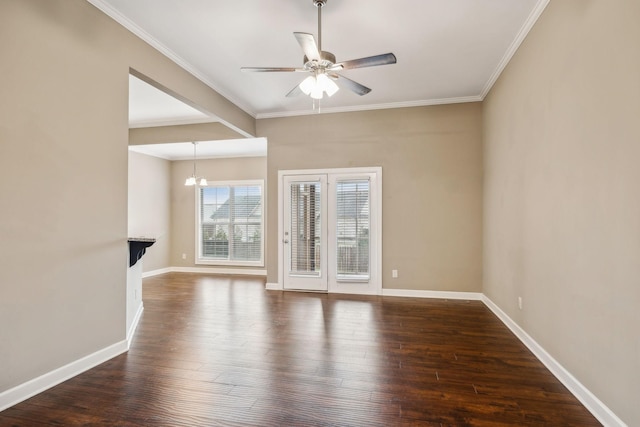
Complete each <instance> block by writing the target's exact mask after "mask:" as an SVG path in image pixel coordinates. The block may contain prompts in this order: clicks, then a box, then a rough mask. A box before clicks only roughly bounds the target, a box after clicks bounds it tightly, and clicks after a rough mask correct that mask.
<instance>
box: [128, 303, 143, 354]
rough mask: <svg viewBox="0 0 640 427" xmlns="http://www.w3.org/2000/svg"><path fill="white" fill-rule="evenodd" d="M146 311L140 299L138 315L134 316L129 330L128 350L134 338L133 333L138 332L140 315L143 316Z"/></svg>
mask: <svg viewBox="0 0 640 427" xmlns="http://www.w3.org/2000/svg"><path fill="white" fill-rule="evenodd" d="M143 311H144V304H143V303H142V301H140V305H139V306H138V311H136V315H135V316H134V317H133V322H131V326H130V327H129V330H128V331H127V350H129V349H130V348H131V340H133V334H134V333H135V332H136V328H137V327H138V322H140V317H142V312H143Z"/></svg>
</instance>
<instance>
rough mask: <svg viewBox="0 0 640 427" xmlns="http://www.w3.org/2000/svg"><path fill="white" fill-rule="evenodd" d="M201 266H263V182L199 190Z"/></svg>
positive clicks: (199, 253) (217, 184)
mask: <svg viewBox="0 0 640 427" xmlns="http://www.w3.org/2000/svg"><path fill="white" fill-rule="evenodd" d="M196 199H197V210H196V211H197V212H198V217H197V227H196V228H197V231H196V233H197V245H198V248H197V253H198V260H197V263H198V264H213V265H246V266H263V265H264V261H263V258H264V257H263V253H264V249H263V247H264V245H263V241H264V227H263V222H262V218H263V204H264V203H263V181H240V182H213V183H211V184H210V185H208V186H207V187H199V188H198V197H197V198H196Z"/></svg>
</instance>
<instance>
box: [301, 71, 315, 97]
mask: <svg viewBox="0 0 640 427" xmlns="http://www.w3.org/2000/svg"><path fill="white" fill-rule="evenodd" d="M299 87H300V90H301V91H302V93H304V94H305V95H311V91H312V90H313V89H314V88H315V87H316V78H315V77H314V76H309V77H307V78H306V79H304V80H303V81H302V83H300V85H299Z"/></svg>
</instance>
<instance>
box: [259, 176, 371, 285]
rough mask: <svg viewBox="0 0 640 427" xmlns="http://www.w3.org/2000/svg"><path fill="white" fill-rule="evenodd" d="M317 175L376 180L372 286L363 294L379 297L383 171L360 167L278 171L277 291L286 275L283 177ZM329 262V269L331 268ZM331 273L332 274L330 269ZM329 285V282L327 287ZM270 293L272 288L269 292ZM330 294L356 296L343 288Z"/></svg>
mask: <svg viewBox="0 0 640 427" xmlns="http://www.w3.org/2000/svg"><path fill="white" fill-rule="evenodd" d="M320 174H327V175H331V174H340V175H343V174H375V179H373V180H372V182H371V185H372V194H375V196H374V197H372V199H371V206H370V211H371V212H372V213H374V214H375V215H374V216H375V221H372V224H371V226H372V231H374V230H375V234H376V239H374V240H375V242H372V246H371V252H372V253H371V286H370V287H368V289H367V290H366V292H365V293H367V294H371V295H381V294H382V168H381V167H379V166H375V167H359V168H330V169H296V170H279V171H278V237H277V238H278V288H279V289H283V284H284V275H285V266H284V264H285V260H286V257H285V252H284V251H285V247H284V243H283V240H284V238H285V236H284V215H285V213H284V198H285V196H286V193H285V190H286V189H285V186H284V177H285V176H287V175H320ZM374 186H375V188H374ZM331 264H332V263H331V262H329V266H331ZM330 270H332V269H331V268H330ZM331 274H334V275H335V272H334V271H329V275H331ZM331 282H332V281H331V280H330V282H329V283H331ZM271 289H273V287H272V288H271ZM328 292H330V293H338V292H343V293H355V291H353V289H352V288H351V287H348V286H347V287H345V286H342V287H340V286H337V287H336V286H331V284H330V285H329V290H328Z"/></svg>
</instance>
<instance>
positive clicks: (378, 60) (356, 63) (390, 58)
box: [335, 53, 396, 70]
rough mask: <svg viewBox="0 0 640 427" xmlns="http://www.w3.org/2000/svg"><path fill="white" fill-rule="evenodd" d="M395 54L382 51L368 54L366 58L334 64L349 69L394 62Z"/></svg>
mask: <svg viewBox="0 0 640 427" xmlns="http://www.w3.org/2000/svg"><path fill="white" fill-rule="evenodd" d="M395 63H396V56H395V55H394V54H393V53H384V54H382V55H375V56H368V57H366V58H360V59H352V60H351V61H343V62H339V63H337V64H336V65H335V67H337V68H340V67H341V68H342V69H344V70H349V69H352V68H363V67H373V66H376V65H387V64H395Z"/></svg>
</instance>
